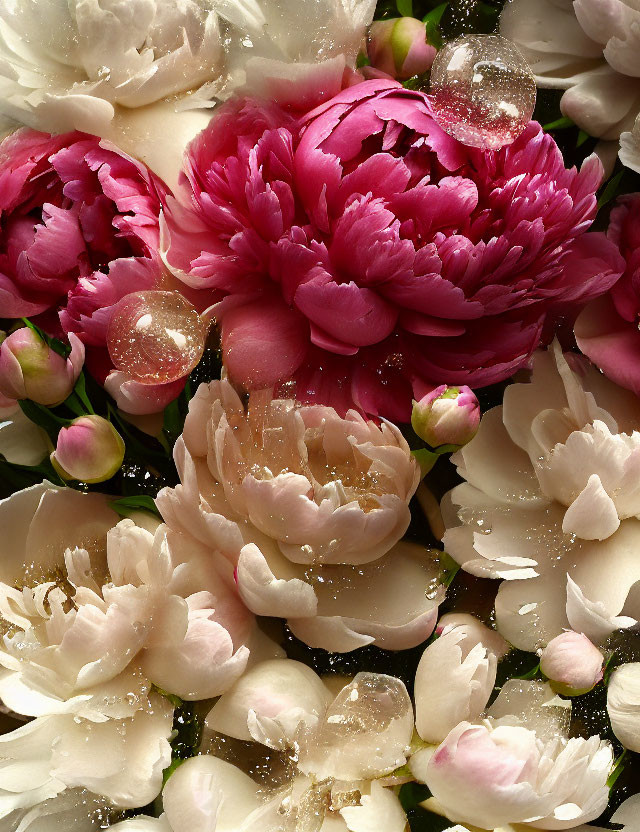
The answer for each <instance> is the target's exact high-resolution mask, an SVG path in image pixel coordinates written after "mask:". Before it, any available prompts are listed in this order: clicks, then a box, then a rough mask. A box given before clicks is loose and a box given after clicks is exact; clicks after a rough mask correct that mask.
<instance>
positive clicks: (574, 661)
mask: <svg viewBox="0 0 640 832" xmlns="http://www.w3.org/2000/svg"><path fill="white" fill-rule="evenodd" d="M603 663H604V656H603V655H602V653H601V652H600V651H599V650H598V648H597V647H595V645H593V644H592V643H591V642H590V641H589V639H588V638H587V637H586V636H585V635H582V634H581V633H574V632H573V631H569V632H565V633H561V634H560V635H559V636H556V637H555V638H554V639H553V640H552V641H550V642H549V644H547V646H546V647H545V648H544V650H543V651H542V655H541V657H540V670H542V672H543V673H544V675H545V676H546V677H547V678H548V679H549V681H550V682H551V686H552V688H553V689H554V690H556V691H557V692H558V693H562V694H565V695H566V696H577V695H579V694H581V693H586V692H587V691H589V690H591V688H593V687H595V685H597V684H598V682H599V681H600V680H601V679H602V665H603Z"/></svg>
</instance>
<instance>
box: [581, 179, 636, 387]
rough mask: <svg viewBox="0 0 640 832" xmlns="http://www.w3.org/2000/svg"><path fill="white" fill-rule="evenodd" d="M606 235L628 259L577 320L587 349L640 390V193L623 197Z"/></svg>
mask: <svg viewBox="0 0 640 832" xmlns="http://www.w3.org/2000/svg"><path fill="white" fill-rule="evenodd" d="M607 236H608V237H609V239H611V240H612V241H613V242H614V243H616V244H617V245H618V246H619V247H620V251H621V252H622V256H623V257H624V258H625V260H626V269H625V272H624V275H623V276H622V279H621V280H619V281H618V283H616V284H615V286H613V288H612V289H611V291H610V292H609V293H608V294H607V295H606V296H605V297H602V298H599V299H598V300H596V301H593V302H592V303H590V304H589V305H588V306H587V307H586V308H585V310H584V311H583V312H582V313H581V315H580V316H579V318H578V320H577V321H576V329H575V333H576V340H577V341H578V346H579V347H580V349H581V350H582V352H583V353H584V354H585V355H587V356H588V357H589V358H590V359H591V360H592V361H593V362H594V364H597V365H598V367H600V369H601V370H603V371H604V372H605V373H606V375H608V376H609V378H610V379H612V380H613V381H615V382H616V383H617V384H620V385H622V386H623V387H627V388H628V389H629V390H633V392H634V393H636V394H640V332H639V331H638V325H639V324H640V194H629V195H628V196H623V197H621V199H620V200H619V202H618V205H617V206H616V207H615V208H614V209H613V211H612V212H611V221H610V224H609V230H608V232H607Z"/></svg>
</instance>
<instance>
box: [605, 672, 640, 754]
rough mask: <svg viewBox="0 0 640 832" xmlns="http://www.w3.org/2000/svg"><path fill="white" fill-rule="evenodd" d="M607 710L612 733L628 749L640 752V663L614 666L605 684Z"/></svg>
mask: <svg viewBox="0 0 640 832" xmlns="http://www.w3.org/2000/svg"><path fill="white" fill-rule="evenodd" d="M607 711H608V712H609V719H610V720H611V728H612V729H613V733H614V734H615V735H616V737H617V738H618V739H619V740H620V742H621V743H622V744H623V745H624V747H625V748H628V749H629V750H630V751H636V752H640V663H639V662H630V663H629V664H623V665H621V666H620V667H618V668H616V669H615V670H614V671H613V673H612V674H611V678H610V679H609V684H608V685H607Z"/></svg>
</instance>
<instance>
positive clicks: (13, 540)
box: [0, 483, 253, 718]
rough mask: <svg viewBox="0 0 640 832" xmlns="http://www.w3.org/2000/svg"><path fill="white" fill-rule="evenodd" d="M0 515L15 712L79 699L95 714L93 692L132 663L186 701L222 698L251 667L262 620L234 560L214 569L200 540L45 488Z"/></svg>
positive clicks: (6, 680)
mask: <svg viewBox="0 0 640 832" xmlns="http://www.w3.org/2000/svg"><path fill="white" fill-rule="evenodd" d="M78 516H80V517H82V521H81V522H80V523H79V522H78V519H77V518H78ZM0 518H1V519H2V521H3V528H5V529H7V532H8V533H7V535H6V536H5V542H4V544H3V548H4V547H6V548H5V552H6V556H5V557H4V558H3V563H2V570H0V577H1V578H2V579H3V582H2V583H0V616H1V617H2V619H3V620H4V622H5V623H6V625H8V626H9V627H10V628H11V629H10V632H9V633H8V634H7V635H5V637H4V643H3V645H2V648H1V649H0V665H1V666H2V667H3V668H4V671H3V672H2V673H1V674H0V697H1V698H2V700H3V701H4V703H5V704H6V705H7V706H8V707H9V708H11V709H12V710H14V711H16V712H18V713H23V714H26V715H28V716H40V715H47V714H51V713H68V712H70V710H69V709H70V707H71V705H70V703H73V706H72V707H71V710H73V712H74V713H78V714H80V715H82V716H86V717H87V718H91V716H90V714H89V713H87V709H89V710H90V709H91V707H92V704H91V703H92V701H93V700H92V698H91V697H92V695H93V694H92V691H93V689H94V687H95V686H96V685H102V684H105V683H109V682H111V681H112V680H114V679H116V677H118V676H119V675H120V674H121V673H122V672H124V671H125V670H126V669H127V668H128V667H129V665H130V663H131V662H133V661H135V662H137V663H138V664H139V666H140V668H141V669H142V672H143V674H144V675H145V676H146V677H147V678H149V679H150V680H151V681H152V682H154V683H155V684H156V685H158V686H159V687H160V688H162V689H164V690H168V691H170V692H171V693H174V694H176V695H178V696H180V697H182V698H184V699H204V698H208V697H212V696H217V695H219V694H220V693H221V692H222V691H223V690H225V689H226V688H227V687H229V686H230V685H231V684H232V683H233V682H234V681H235V680H236V679H237V678H238V676H239V675H240V674H241V673H242V671H243V670H244V667H245V665H246V663H247V659H248V656H249V649H248V647H247V646H246V644H245V642H246V641H247V639H248V638H249V636H250V633H251V630H252V627H253V621H252V616H250V615H249V614H248V613H247V612H246V609H245V608H244V606H243V605H242V603H241V602H240V600H239V598H238V597H237V595H236V594H235V593H234V588H233V586H234V585H233V575H232V572H233V567H232V566H231V564H229V563H228V562H227V561H225V560H224V559H221V561H220V563H218V564H217V565H216V564H215V563H214V560H213V559H212V557H211V555H210V553H209V552H206V551H205V550H204V547H203V546H201V545H200V544H198V543H197V541H194V540H189V541H185V540H183V539H182V538H181V537H180V535H176V534H174V533H168V531H167V529H166V527H164V526H162V525H160V524H158V523H157V521H155V520H154V519H153V518H149V520H148V521H146V522H147V524H148V525H150V527H151V528H153V527H154V526H155V527H156V528H155V531H154V532H153V533H152V532H151V531H149V530H148V529H146V528H142V527H141V526H137V525H135V524H134V523H133V521H132V520H123V521H121V522H120V523H117V525H113V527H110V526H111V525H112V524H115V523H116V522H117V516H116V515H115V513H114V512H113V511H111V509H109V507H108V504H107V500H106V498H105V497H103V496H102V495H98V494H90V495H84V494H80V493H78V492H76V491H73V490H71V489H56V488H54V487H53V486H50V485H48V484H46V483H43V484H42V485H39V486H34V487H33V488H31V489H26V490H25V491H21V492H17V493H16V494H14V495H12V496H11V497H9V498H8V499H7V500H4V501H2V502H0ZM65 522H66V523H68V526H67V527H63V528H61V527H60V524H61V523H65ZM71 540H73V541H74V542H75V543H76V544H80V545H76V546H74V547H73V548H71V547H70V546H65V545H64V544H65V543H70V542H71ZM19 544H22V545H19ZM27 553H28V558H30V559H32V560H31V561H29V560H28V558H27ZM3 554H4V553H3ZM87 696H89V700H88V701H87V702H84V703H83V700H85V699H86V697H87Z"/></svg>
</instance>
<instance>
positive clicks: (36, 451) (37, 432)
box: [0, 396, 51, 465]
mask: <svg viewBox="0 0 640 832" xmlns="http://www.w3.org/2000/svg"><path fill="white" fill-rule="evenodd" d="M50 450H51V442H50V441H49V438H48V436H47V434H46V433H45V432H44V431H43V430H42V428H40V427H38V426H37V425H36V424H34V423H33V422H32V421H31V420H30V419H29V418H28V417H27V416H25V414H24V413H23V412H22V409H21V408H20V405H19V404H18V403H17V402H12V401H10V400H9V399H5V398H4V397H3V396H0V454H1V455H2V456H3V457H4V458H5V459H6V460H7V462H12V463H14V464H15V465H39V464H40V463H41V462H42V460H43V459H44V458H45V457H46V456H49V452H50Z"/></svg>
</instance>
